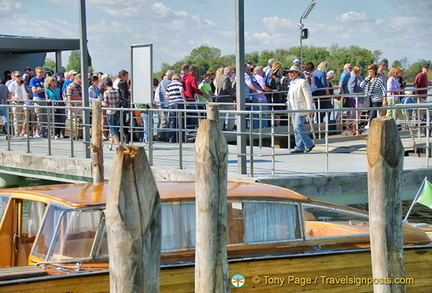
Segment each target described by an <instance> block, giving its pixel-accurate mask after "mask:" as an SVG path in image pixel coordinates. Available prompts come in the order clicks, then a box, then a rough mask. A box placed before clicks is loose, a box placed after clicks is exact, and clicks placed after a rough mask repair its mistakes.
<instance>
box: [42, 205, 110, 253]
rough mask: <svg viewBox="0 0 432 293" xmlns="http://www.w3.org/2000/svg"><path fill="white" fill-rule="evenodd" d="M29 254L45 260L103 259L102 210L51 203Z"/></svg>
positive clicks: (104, 242)
mask: <svg viewBox="0 0 432 293" xmlns="http://www.w3.org/2000/svg"><path fill="white" fill-rule="evenodd" d="M33 254H34V255H37V256H39V257H42V258H44V259H45V261H48V260H49V261H70V260H79V259H101V258H107V257H108V244H107V238H106V233H105V215H104V207H97V208H84V209H70V208H67V207H65V206H61V205H55V204H51V205H50V206H49V208H48V211H47V214H46V217H45V220H44V222H43V226H42V229H41V232H40V234H39V235H38V238H37V241H36V244H35V246H34V248H33Z"/></svg>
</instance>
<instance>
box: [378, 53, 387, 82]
mask: <svg viewBox="0 0 432 293" xmlns="http://www.w3.org/2000/svg"><path fill="white" fill-rule="evenodd" d="M387 69H388V60H387V59H385V58H384V59H383V60H381V62H380V63H379V66H378V77H379V78H381V80H382V81H383V84H384V85H386V84H387V74H386V73H385V71H386V70H387Z"/></svg>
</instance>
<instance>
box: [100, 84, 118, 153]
mask: <svg viewBox="0 0 432 293" xmlns="http://www.w3.org/2000/svg"><path fill="white" fill-rule="evenodd" d="M104 87H105V91H104V93H103V106H104V107H107V108H117V107H118V105H119V101H120V98H121V96H120V92H119V91H118V90H116V89H114V88H113V81H112V80H111V78H107V79H105V80H104ZM106 115H107V123H108V127H109V142H110V145H109V146H107V149H108V150H109V151H112V150H113V145H114V144H116V145H118V144H119V143H120V131H119V128H120V113H119V111H118V110H116V109H107V110H106Z"/></svg>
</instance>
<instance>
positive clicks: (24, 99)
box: [0, 59, 429, 153]
mask: <svg viewBox="0 0 432 293" xmlns="http://www.w3.org/2000/svg"><path fill="white" fill-rule="evenodd" d="M388 67H389V65H388V61H387V60H386V59H384V60H382V61H381V62H380V63H379V64H378V65H377V64H370V65H368V66H367V75H366V77H365V78H363V77H362V68H361V67H360V66H358V65H356V66H352V65H351V64H345V65H344V67H343V71H342V74H341V75H340V77H339V79H337V78H336V74H335V71H334V70H331V69H330V68H329V66H328V63H327V62H326V61H323V62H320V63H319V64H318V66H316V67H315V65H314V64H313V62H308V63H306V64H304V65H302V62H301V60H299V59H295V60H294V61H293V63H292V66H291V67H289V68H282V67H281V62H279V61H277V60H275V59H270V60H268V63H267V65H266V66H265V67H263V66H259V65H256V64H255V63H254V62H253V61H251V60H248V61H247V62H246V64H245V66H244V68H243V73H240V72H238V69H236V68H235V67H232V66H228V67H221V68H218V69H216V70H208V71H207V72H206V73H205V74H204V75H202V76H199V75H198V72H199V71H198V68H197V67H196V66H190V65H188V64H184V65H183V66H182V67H181V70H180V72H178V73H176V72H175V71H174V70H172V69H170V70H167V71H166V73H165V74H164V75H163V76H161V78H160V80H158V79H154V84H153V90H154V97H153V103H150V104H147V105H133V106H134V107H136V108H139V109H140V111H132V110H131V105H132V100H131V93H130V79H129V75H128V72H127V71H126V70H121V71H119V73H118V76H117V77H116V78H111V77H109V76H107V75H104V74H103V73H102V72H99V73H96V74H89V76H88V77H87V78H88V81H89V88H88V89H87V90H88V96H89V100H90V103H91V102H93V101H100V102H101V104H102V106H105V107H107V108H109V109H108V110H106V111H103V118H102V121H103V125H106V127H107V128H103V131H102V132H103V133H102V136H103V139H104V140H109V141H110V146H109V147H108V148H109V149H112V147H113V145H115V144H118V143H119V142H120V137H123V139H125V140H126V142H128V141H129V139H134V137H131V135H130V134H129V132H128V128H127V127H126V128H120V125H136V126H138V127H142V131H140V132H138V133H139V137H138V138H137V139H138V140H140V141H142V142H148V140H149V135H150V133H149V129H150V128H149V125H148V123H149V121H148V118H149V114H148V111H145V110H143V109H146V108H151V107H157V108H159V111H158V112H157V114H158V119H157V121H158V125H157V135H156V136H155V137H154V138H155V139H156V140H161V141H167V142H179V141H180V140H184V141H186V140H193V139H194V136H195V135H196V131H195V130H196V129H197V128H198V124H199V120H200V119H202V118H203V117H205V115H204V114H203V111H201V112H200V111H198V110H203V109H205V105H206V103H208V102H218V103H219V104H220V110H234V109H235V101H236V99H238V97H237V96H236V90H235V88H236V75H238V74H244V77H245V79H244V80H245V84H244V88H245V96H244V99H245V103H246V110H251V111H267V110H276V111H281V112H279V113H275V114H274V119H270V117H269V115H268V114H265V113H264V114H263V113H260V114H252V117H251V118H252V119H251V121H252V123H248V124H247V127H250V128H255V129H258V128H266V127H269V126H270V125H269V123H270V121H273V122H274V126H279V125H283V123H286V121H287V119H282V118H283V117H282V116H283V111H284V110H286V109H287V107H288V109H291V110H299V112H296V113H294V114H293V122H292V123H293V128H294V132H295V141H296V148H295V149H294V150H293V153H302V152H310V151H311V150H312V149H313V148H314V143H313V141H312V140H311V139H310V137H309V135H308V133H307V131H306V130H305V129H304V124H305V122H306V119H307V118H308V117H309V119H314V120H315V121H316V122H324V121H325V119H335V115H334V114H332V115H333V116H332V115H330V114H328V113H327V114H325V113H324V112H321V113H319V112H318V113H316V112H315V114H313V113H312V112H313V110H314V109H329V108H337V107H343V108H344V109H347V111H346V119H345V124H346V125H345V126H346V129H347V131H349V132H351V133H352V134H357V133H358V132H359V129H360V128H361V125H360V124H359V123H360V122H359V118H360V117H361V116H362V112H363V111H362V108H364V107H373V108H378V110H373V111H370V112H369V113H368V121H369V122H370V121H371V120H372V119H374V118H376V117H378V116H382V115H388V116H392V117H397V118H399V119H401V118H403V116H404V113H403V112H402V111H396V113H393V112H394V111H392V110H388V111H386V113H385V111H382V110H379V108H380V107H385V106H387V105H388V106H393V105H395V104H397V103H400V102H401V97H403V95H404V88H405V85H406V84H405V82H404V79H403V70H402V69H401V68H399V67H396V66H392V67H390V68H388ZM428 70H429V64H428V63H425V64H423V68H422V72H421V73H419V74H418V75H417V76H416V78H415V81H414V88H415V89H418V90H415V92H414V94H416V95H425V96H424V98H426V94H427V91H428V90H427V89H424V88H427V87H428V85H429V81H428V77H427V72H428ZM4 75H5V76H4V79H3V80H2V83H1V85H0V104H3V105H5V104H11V105H12V107H10V110H9V111H10V113H8V108H7V107H4V106H3V107H2V106H1V105H0V115H1V116H2V122H3V125H4V131H8V129H9V127H8V121H9V117H11V118H12V121H13V123H12V124H13V125H11V127H10V129H11V134H14V135H15V136H33V137H47V136H49V135H50V136H52V137H53V138H54V139H58V138H63V137H64V136H65V135H66V133H65V131H66V128H67V125H68V123H67V122H66V119H73V120H74V124H79V123H82V121H81V119H82V108H81V107H80V106H81V105H82V92H83V90H84V89H83V88H82V77H81V74H80V73H78V72H76V71H75V70H70V71H68V72H65V73H55V74H52V75H51V74H47V73H45V72H44V69H43V68H42V67H36V68H35V69H34V73H33V71H32V69H31V68H25V69H24V71H23V72H22V73H21V72H20V71H14V72H10V71H6V72H5V73H4ZM334 79H336V80H338V82H334V81H333V80H334ZM333 83H334V85H333ZM420 98H421V97H420ZM29 105H33V107H26V106H29ZM50 105H53V106H60V107H53V111H50V108H49V107H47V106H50ZM120 107H124V108H127V109H129V110H125V111H123V110H120V109H119V110H117V109H115V108H120ZM184 109H187V110H191V111H187V112H184V111H182V110H184ZM251 113H253V112H251ZM9 115H10V116H9ZM50 115H52V116H50ZM233 115H234V113H233V112H229V114H228V115H226V117H225V116H224V117H221V119H220V120H219V123H220V127H221V129H223V130H226V131H231V130H234V129H235V127H236V124H235V118H234V116H233ZM48 119H50V121H51V124H50V125H52V127H51V129H48V128H47V126H48V125H49V124H48V123H47V121H48ZM121 119H123V121H121ZM132 120H133V121H132ZM248 122H249V119H248ZM368 127H369V123H366V125H364V129H366V130H367V129H368ZM180 128H181V129H185V131H184V132H183V133H184V135H182V136H181V137H180V135H179V132H178V131H175V130H178V129H180ZM107 129H108V131H107ZM120 129H122V133H120Z"/></svg>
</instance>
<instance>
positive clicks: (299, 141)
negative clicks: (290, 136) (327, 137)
mask: <svg viewBox="0 0 432 293" xmlns="http://www.w3.org/2000/svg"><path fill="white" fill-rule="evenodd" d="M300 73H301V71H300V68H298V67H297V66H291V67H290V69H289V71H288V74H289V77H290V79H291V83H290V89H289V91H288V101H287V104H288V109H289V110H312V94H311V89H310V86H309V84H308V82H307V81H306V80H304V79H303V78H300ZM307 115H313V113H312V112H309V113H305V112H299V113H293V114H292V119H293V121H292V123H293V130H294V138H295V143H296V147H295V149H294V150H293V151H291V153H292V154H298V153H304V152H306V153H309V152H310V151H311V150H312V149H313V148H314V147H315V144H314V143H313V141H312V140H311V138H310V137H309V134H308V133H306V130H305V129H304V126H303V125H304V123H305V122H306V116H307Z"/></svg>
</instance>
